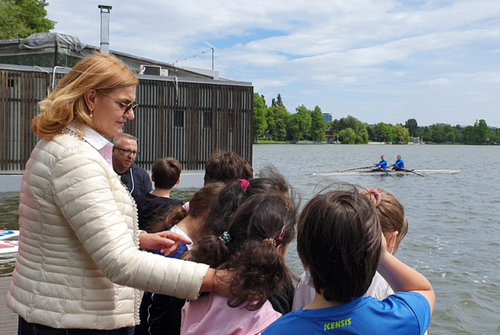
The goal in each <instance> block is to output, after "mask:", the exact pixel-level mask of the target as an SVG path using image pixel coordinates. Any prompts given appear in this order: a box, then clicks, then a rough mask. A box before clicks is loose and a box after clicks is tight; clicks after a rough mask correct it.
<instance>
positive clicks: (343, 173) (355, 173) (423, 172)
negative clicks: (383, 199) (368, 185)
mask: <svg viewBox="0 0 500 335" xmlns="http://www.w3.org/2000/svg"><path fill="white" fill-rule="evenodd" d="M459 172H460V170H406V171H389V170H388V171H371V170H370V171H336V172H327V173H313V176H388V175H390V176H405V175H413V176H415V175H429V174H457V173H459Z"/></svg>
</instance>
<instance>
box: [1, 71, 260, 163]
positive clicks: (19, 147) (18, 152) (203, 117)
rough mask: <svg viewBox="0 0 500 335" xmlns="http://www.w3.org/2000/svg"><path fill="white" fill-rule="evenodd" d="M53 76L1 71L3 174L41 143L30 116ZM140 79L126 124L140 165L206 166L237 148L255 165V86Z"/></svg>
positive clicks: (36, 110) (46, 91)
mask: <svg viewBox="0 0 500 335" xmlns="http://www.w3.org/2000/svg"><path fill="white" fill-rule="evenodd" d="M51 75H52V74H49V73H44V72H30V71H16V70H10V69H7V70H0V132H1V135H0V173H19V172H21V171H22V170H24V165H25V163H26V161H27V159H28V158H29V155H30V153H31V151H32V150H33V147H34V146H35V144H36V141H37V137H36V135H35V134H33V132H32V131H31V120H32V119H33V117H34V116H35V115H36V114H37V113H38V110H39V109H38V105H37V104H38V102H39V101H41V100H43V99H44V98H45V97H46V96H47V93H48V90H49V87H50V85H51V81H52V76H51ZM61 77H62V75H56V79H58V80H59V79H60V78H61ZM139 79H140V80H139V86H138V88H137V93H136V95H137V102H138V104H139V107H138V108H137V110H136V112H135V119H134V120H132V121H129V122H127V123H126V125H125V128H124V131H125V132H127V133H129V134H131V135H134V136H136V137H137V138H138V147H139V149H138V150H139V151H140V154H139V155H138V156H137V159H136V163H137V164H138V165H139V166H142V167H144V168H146V169H150V168H151V165H152V164H153V163H154V161H155V160H156V159H158V158H160V157H174V158H176V159H177V160H179V161H180V162H181V164H182V166H183V170H203V169H204V168H205V162H206V160H207V159H208V157H209V156H210V155H211V154H212V153H213V152H214V151H216V150H222V151H235V152H236V153H238V154H239V155H240V156H242V157H243V158H244V159H246V160H247V161H249V162H250V163H252V159H253V152H252V143H253V136H252V134H253V87H252V86H249V85H248V86H245V85H231V84H230V83H228V84H224V85H222V84H220V83H216V82H214V83H207V82H192V81H182V82H181V81H176V80H175V79H174V78H172V77H166V78H163V77H159V78H158V79H156V78H155V79H152V78H151V77H150V76H148V77H147V78H141V77H140V78H139Z"/></svg>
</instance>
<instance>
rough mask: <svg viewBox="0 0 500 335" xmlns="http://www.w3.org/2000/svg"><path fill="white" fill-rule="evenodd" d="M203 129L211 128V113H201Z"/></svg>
mask: <svg viewBox="0 0 500 335" xmlns="http://www.w3.org/2000/svg"><path fill="white" fill-rule="evenodd" d="M203 128H212V112H203Z"/></svg>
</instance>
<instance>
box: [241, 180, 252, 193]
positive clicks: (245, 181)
mask: <svg viewBox="0 0 500 335" xmlns="http://www.w3.org/2000/svg"><path fill="white" fill-rule="evenodd" d="M240 185H241V187H243V191H245V192H246V191H247V189H248V186H250V182H249V181H248V180H246V179H240Z"/></svg>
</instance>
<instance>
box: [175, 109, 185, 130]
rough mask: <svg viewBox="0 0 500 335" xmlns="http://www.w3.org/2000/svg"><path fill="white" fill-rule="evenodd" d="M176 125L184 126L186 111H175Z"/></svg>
mask: <svg viewBox="0 0 500 335" xmlns="http://www.w3.org/2000/svg"><path fill="white" fill-rule="evenodd" d="M174 127H179V128H183V127H184V111H174Z"/></svg>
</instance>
